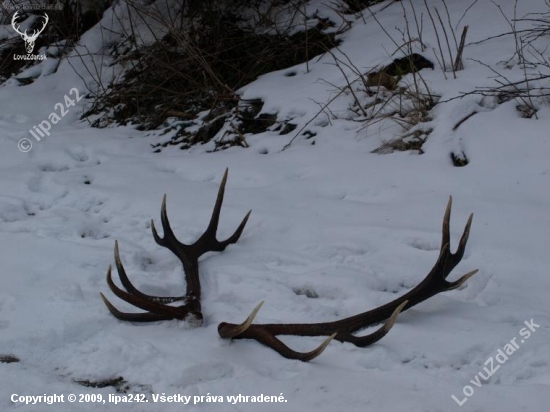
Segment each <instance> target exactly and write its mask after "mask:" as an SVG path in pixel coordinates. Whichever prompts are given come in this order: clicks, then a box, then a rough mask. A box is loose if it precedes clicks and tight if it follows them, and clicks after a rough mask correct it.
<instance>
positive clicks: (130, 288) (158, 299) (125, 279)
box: [115, 240, 185, 303]
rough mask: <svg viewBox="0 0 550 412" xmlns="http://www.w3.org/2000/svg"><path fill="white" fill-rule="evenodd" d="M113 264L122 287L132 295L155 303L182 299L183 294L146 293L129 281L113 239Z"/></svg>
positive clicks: (183, 297)
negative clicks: (160, 294) (157, 294)
mask: <svg viewBox="0 0 550 412" xmlns="http://www.w3.org/2000/svg"><path fill="white" fill-rule="evenodd" d="M115 265H116V270H117V272H118V277H119V278H120V281H121V283H122V285H123V286H124V288H125V289H126V290H127V291H128V292H129V293H131V294H132V295H135V296H139V297H142V298H144V299H149V300H150V301H152V302H155V303H172V302H177V301H180V300H184V299H185V296H174V297H171V296H151V295H147V294H145V293H143V292H141V291H139V290H138V289H137V288H136V287H135V286H134V285H133V284H132V282H130V279H129V278H128V275H127V274H126V270H125V269H124V266H123V265H122V261H121V260H120V252H119V249H118V240H115Z"/></svg>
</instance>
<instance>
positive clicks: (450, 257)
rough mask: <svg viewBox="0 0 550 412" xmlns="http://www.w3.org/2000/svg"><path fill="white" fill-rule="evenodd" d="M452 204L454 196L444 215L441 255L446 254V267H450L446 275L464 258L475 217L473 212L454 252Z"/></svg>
mask: <svg viewBox="0 0 550 412" xmlns="http://www.w3.org/2000/svg"><path fill="white" fill-rule="evenodd" d="M452 205H453V198H452V196H449V202H448V203H447V208H446V209H445V215H444V216H443V228H442V239H441V252H440V253H441V255H444V257H445V264H446V267H447V268H448V270H447V275H446V276H448V275H449V273H450V272H451V270H452V269H453V268H454V267H455V266H456V265H458V263H459V262H460V261H461V260H462V257H463V256H464V251H465V250H466V243H467V242H468V238H469V236H470V227H471V226H472V221H473V218H474V214H473V213H471V214H470V216H469V217H468V221H467V222H466V226H465V227H464V232H463V233H462V237H461V238H460V242H459V243H458V246H457V248H456V251H455V252H454V253H452V252H451V250H450V249H451V241H450V229H449V227H450V220H451V208H452ZM445 246H447V251H446V252H444V249H445ZM446 276H445V277H446Z"/></svg>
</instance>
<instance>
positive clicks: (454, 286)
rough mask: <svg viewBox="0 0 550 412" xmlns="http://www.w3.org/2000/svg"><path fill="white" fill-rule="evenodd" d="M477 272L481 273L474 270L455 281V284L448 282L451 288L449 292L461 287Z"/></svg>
mask: <svg viewBox="0 0 550 412" xmlns="http://www.w3.org/2000/svg"><path fill="white" fill-rule="evenodd" d="M477 272H479V270H478V269H475V270H472V271H470V272H468V273H466V274H465V275H462V276H461V277H460V278H459V279H458V280H455V281H454V282H448V283H449V286H448V289H447V290H453V289H457V288H459V287H461V286H462V285H463V284H464V283H466V281H467V280H468V279H470V278H471V277H472V276H474V275H475V274H476V273H477Z"/></svg>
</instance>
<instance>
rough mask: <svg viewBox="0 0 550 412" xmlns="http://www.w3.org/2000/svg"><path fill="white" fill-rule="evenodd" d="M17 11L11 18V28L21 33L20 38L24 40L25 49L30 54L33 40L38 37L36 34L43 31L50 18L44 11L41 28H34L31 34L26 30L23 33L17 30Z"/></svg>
mask: <svg viewBox="0 0 550 412" xmlns="http://www.w3.org/2000/svg"><path fill="white" fill-rule="evenodd" d="M17 13H19V12H18V11H16V12H15V14H14V15H13V17H12V19H11V25H12V27H13V29H14V30H15V31H16V33H19V34H20V35H21V38H22V39H23V40H24V41H25V49H27V53H29V54H31V53H32V51H33V49H34V42H35V41H36V39H37V38H38V35H39V34H40V33H42V32H43V31H44V29H45V28H46V24H48V21H49V20H50V18H49V17H48V15H47V14H46V13H44V24H43V25H42V28H41V29H39V30H34V31H33V34H32V35H28V34H27V30H25V32H24V33H22V32H21V31H20V30H19V27H21V26H20V25H17V22H16V20H17Z"/></svg>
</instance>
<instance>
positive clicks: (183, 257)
mask: <svg viewBox="0 0 550 412" xmlns="http://www.w3.org/2000/svg"><path fill="white" fill-rule="evenodd" d="M227 173H228V170H227V169H226V170H225V173H224V175H223V178H222V181H221V183H220V189H219V191H218V197H217V199H216V204H215V205H214V211H213V212H212V217H211V219H210V223H209V225H208V227H207V228H206V231H205V232H204V233H203V234H202V236H201V237H199V239H198V240H197V241H196V242H195V243H193V244H192V245H185V244H183V243H181V242H180V241H179V240H178V239H177V238H176V236H175V235H174V232H173V231H172V228H171V227H170V222H169V221H168V216H167V214H166V195H164V198H163V200H162V207H161V213H160V219H161V222H162V229H163V231H164V237H162V238H161V237H160V236H159V234H158V232H157V230H156V228H155V224H154V222H153V220H151V229H152V232H153V237H154V238H155V242H157V244H159V245H160V246H164V247H166V248H167V249H169V250H170V251H171V252H172V253H174V254H175V255H176V256H177V257H178V258H179V259H180V261H181V263H182V265H183V269H184V271H185V280H186V283H187V291H186V294H185V295H184V296H179V297H162V296H150V295H147V294H145V293H143V292H140V291H139V290H138V289H137V288H136V287H134V285H133V284H132V283H131V282H130V279H129V278H128V276H127V275H126V271H125V270H124V266H123V265H122V262H121V260H120V255H119V250H118V242H115V265H116V268H117V271H118V275H119V278H120V281H121V282H122V285H123V286H124V288H125V289H126V291H124V290H122V289H120V288H119V287H118V286H116V285H115V283H114V282H113V279H112V276H111V267H110V266H109V270H108V271H107V284H108V285H109V288H110V289H111V291H112V292H113V293H114V294H115V295H116V296H118V297H119V298H120V299H122V300H124V301H126V302H128V303H130V304H132V305H134V306H136V307H138V308H140V309H143V310H146V311H147V312H146V313H124V312H120V311H119V310H118V309H116V308H115V307H114V306H113V305H112V304H111V302H109V301H108V300H107V298H106V297H105V296H104V295H103V294H102V293H100V295H101V298H102V299H103V302H105V305H107V308H108V309H109V310H110V311H111V313H112V314H113V315H114V316H115V317H117V318H118V319H120V320H126V321H132V322H154V321H159V320H169V319H180V320H184V319H188V320H191V321H193V322H194V323H195V324H198V325H200V324H202V312H201V302H200V300H201V285H200V280H199V262H198V261H199V257H201V256H202V255H203V254H205V253H206V252H210V251H215V252H221V251H223V250H224V249H225V248H226V247H227V246H228V245H230V244H232V243H235V242H237V241H238V240H239V237H240V236H241V233H242V232H243V229H244V227H245V225H246V223H247V221H248V218H249V216H250V213H251V212H252V211H249V212H248V213H247V214H246V216H245V217H244V219H243V220H242V222H241V224H240V225H239V227H238V228H237V230H236V231H235V232H234V233H233V235H231V236H230V237H229V238H227V239H226V240H224V241H219V240H218V239H217V238H216V232H217V230H218V223H219V220H220V211H221V208H222V203H223V196H224V193H225V184H226V182H227ZM177 301H184V303H183V305H181V306H169V305H168V303H173V302H177Z"/></svg>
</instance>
